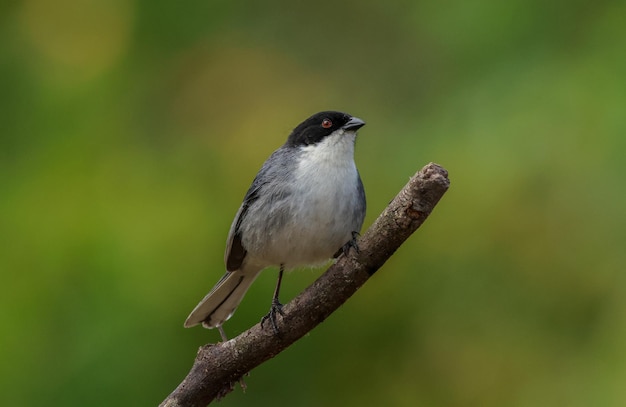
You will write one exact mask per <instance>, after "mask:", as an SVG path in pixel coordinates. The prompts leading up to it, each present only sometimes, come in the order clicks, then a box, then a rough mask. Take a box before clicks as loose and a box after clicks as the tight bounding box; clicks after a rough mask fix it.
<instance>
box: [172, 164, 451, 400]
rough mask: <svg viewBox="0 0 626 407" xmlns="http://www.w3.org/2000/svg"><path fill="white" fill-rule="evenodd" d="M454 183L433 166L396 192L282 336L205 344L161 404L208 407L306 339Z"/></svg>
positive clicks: (263, 332)
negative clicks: (250, 375) (245, 377)
mask: <svg viewBox="0 0 626 407" xmlns="http://www.w3.org/2000/svg"><path fill="white" fill-rule="evenodd" d="M449 185H450V181H449V180H448V173H447V171H446V170H445V169H444V168H442V167H441V166H439V165H437V164H434V163H430V164H428V165H426V166H425V167H424V168H422V169H421V170H420V171H419V172H418V173H417V174H415V176H414V177H412V178H411V179H410V181H409V182H408V184H407V185H406V186H405V187H404V188H403V189H402V190H401V191H400V192H399V193H398V195H397V196H396V197H395V198H394V200H393V201H391V203H390V204H389V205H388V206H387V208H386V209H385V210H384V211H383V213H382V214H381V215H380V216H379V217H378V219H376V221H375V222H374V224H373V225H372V226H371V227H370V228H369V229H368V230H367V232H366V233H365V234H364V235H363V237H362V238H361V239H360V240H359V242H358V245H359V252H358V253H357V252H356V251H355V250H351V251H350V253H349V255H348V256H343V255H342V256H341V257H339V259H337V262H336V263H335V264H333V265H332V266H331V267H330V268H329V269H328V270H327V271H326V272H325V273H324V274H323V275H322V276H320V277H319V278H318V279H317V280H316V281H315V282H314V283H313V284H312V285H310V286H309V287H308V288H306V289H305V290H304V291H303V292H302V293H301V294H300V295H298V296H297V297H296V298H294V299H293V300H292V301H291V302H289V303H288V304H286V305H285V306H284V308H283V311H284V312H285V315H284V316H283V317H282V318H278V320H277V323H278V329H279V330H280V335H279V336H276V335H274V331H273V330H272V329H262V328H261V326H260V324H257V325H255V326H253V327H252V328H250V329H248V330H247V331H246V332H243V333H242V334H241V335H239V336H237V337H236V338H233V339H231V340H229V341H227V342H221V343H218V344H209V345H204V346H202V347H201V348H200V349H199V350H198V355H197V356H196V360H195V362H194V364H193V367H192V368H191V371H190V372H189V374H188V375H187V377H186V378H185V379H184V380H183V381H182V383H181V384H180V385H179V386H178V387H177V388H176V389H175V390H174V391H173V392H172V393H171V394H170V395H169V396H168V397H167V398H166V399H165V400H164V401H163V403H161V406H163V407H191V406H205V405H207V404H209V403H210V402H211V401H212V400H214V399H216V398H217V399H219V398H221V397H223V396H225V395H226V394H228V393H229V392H230V391H231V390H232V389H233V386H234V385H235V384H236V383H237V382H238V381H239V379H240V378H241V377H242V376H243V375H245V374H246V373H247V372H249V371H251V370H252V369H253V368H255V367H256V366H258V365H260V364H261V363H263V362H265V361H266V360H268V359H270V358H273V357H274V356H276V355H277V354H279V353H280V352H282V351H283V350H284V349H285V348H287V347H288V346H289V345H291V344H292V343H294V342H295V341H297V340H298V339H300V338H301V337H303V336H304V335H306V334H307V333H308V332H309V331H311V330H312V329H313V328H315V327H316V326H317V325H318V324H319V323H320V322H322V321H324V320H325V319H326V318H327V317H328V316H329V315H330V314H331V313H333V312H334V311H335V310H336V309H337V308H339V307H340V306H341V305H342V304H343V303H344V302H345V301H346V300H347V299H348V298H350V296H352V294H354V293H355V292H356V290H358V289H359V287H361V286H362V285H363V283H365V282H366V281H367V280H368V279H369V278H370V277H371V276H372V275H373V274H374V273H375V272H376V271H377V270H378V269H379V268H380V267H381V266H382V265H383V264H384V263H385V261H387V259H388V258H389V257H391V255H392V254H393V253H394V252H395V251H396V250H397V249H398V248H399V247H400V245H401V244H402V243H403V242H404V241H405V240H406V239H407V238H408V237H409V236H410V235H411V234H412V233H413V232H414V231H415V230H416V229H417V228H419V227H420V225H421V224H422V223H423V222H424V221H425V220H426V218H427V217H428V215H430V213H431V212H432V210H433V209H434V207H435V205H436V204H437V202H439V199H441V197H442V196H443V194H444V193H445V192H446V190H447V189H448V187H449Z"/></svg>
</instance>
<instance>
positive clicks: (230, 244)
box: [224, 148, 293, 271]
mask: <svg viewBox="0 0 626 407" xmlns="http://www.w3.org/2000/svg"><path fill="white" fill-rule="evenodd" d="M292 158H293V157H291V156H290V155H289V154H288V151H287V150H286V149H284V148H279V149H278V150H276V151H274V153H273V154H272V155H271V156H270V157H269V158H268V159H267V161H265V163H264V164H263V166H262V167H261V169H260V170H259V172H258V174H257V175H256V177H255V178H254V181H252V185H250V188H249V189H248V192H247V193H246V196H245V197H244V198H243V202H242V204H241V206H240V207H239V210H238V211H237V214H236V215H235V219H234V220H233V223H232V225H231V226H230V232H229V233H228V239H227V241H226V253H225V254H224V262H225V263H226V270H228V271H235V270H239V268H240V267H241V264H242V263H243V260H244V259H245V257H246V253H247V251H246V248H245V247H243V245H242V243H241V223H242V222H243V221H245V218H246V215H247V214H248V209H249V208H250V206H251V205H253V204H254V203H255V202H256V201H257V200H258V198H259V196H260V194H261V193H263V192H264V191H267V188H265V186H266V185H267V184H268V182H269V181H270V180H271V181H273V182H274V183H277V182H282V180H284V179H285V176H286V175H287V174H286V173H287V168H289V167H288V165H287V164H288V163H289V162H290V161H291V159H292ZM270 190H273V189H272V188H270ZM268 193H270V192H268Z"/></svg>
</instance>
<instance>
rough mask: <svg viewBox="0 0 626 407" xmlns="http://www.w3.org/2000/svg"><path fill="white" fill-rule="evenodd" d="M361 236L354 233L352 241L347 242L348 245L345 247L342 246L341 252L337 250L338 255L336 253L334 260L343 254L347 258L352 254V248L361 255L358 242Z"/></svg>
mask: <svg viewBox="0 0 626 407" xmlns="http://www.w3.org/2000/svg"><path fill="white" fill-rule="evenodd" d="M358 236H360V235H359V232H354V231H353V232H352V239H350V240H348V241H347V242H346V244H344V245H343V246H341V248H340V249H339V250H337V253H335V255H334V256H333V258H335V259H336V258H337V257H339V256H341V254H342V253H343V255H344V256H347V255H348V253H349V252H350V248H353V249H354V250H355V251H356V253H357V254H359V253H361V251H360V250H359V243H358V242H357V241H356V238H357V237H358Z"/></svg>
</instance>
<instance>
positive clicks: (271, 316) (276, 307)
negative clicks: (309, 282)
mask: <svg viewBox="0 0 626 407" xmlns="http://www.w3.org/2000/svg"><path fill="white" fill-rule="evenodd" d="M276 314H280V315H281V316H285V312H284V311H283V304H281V303H280V301H278V298H274V299H272V306H271V307H270V312H268V313H267V315H265V316H264V317H263V318H261V328H263V325H265V321H267V320H269V321H270V323H271V324H272V330H273V331H274V335H278V334H280V331H279V330H278V325H277V324H276Z"/></svg>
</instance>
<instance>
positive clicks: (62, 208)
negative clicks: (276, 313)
mask: <svg viewBox="0 0 626 407" xmlns="http://www.w3.org/2000/svg"><path fill="white" fill-rule="evenodd" d="M624 15H626V2H623V1H602V0H601V1H599V2H594V3H593V4H592V3H589V2H588V1H577V0H575V1H570V2H556V1H548V2H545V1H519V0H513V1H508V2H501V1H495V0H478V1H474V2H466V1H461V0H450V1H446V2H443V3H442V2H439V3H434V2H430V3H428V2H412V1H406V0H399V1H388V2H375V1H367V0H365V1H364V0H360V1H344V2H332V1H328V0H322V1H317V2H314V3H313V2H294V1H270V2H256V3H255V2H241V1H225V0H217V1H210V0H203V1H198V0H189V1H185V2H170V1H162V0H156V1H155V0H152V1H147V0H135V1H126V0H124V1H123V0H108V1H102V0H101V1H97V0H89V1H79V0H59V1H55V2H50V1H46V0H23V1H9V2H4V3H2V4H1V5H0V230H1V233H0V270H1V273H2V274H1V275H2V284H1V287H0V322H1V326H2V334H1V335H0V360H1V361H2V363H0V386H1V387H2V395H3V403H4V404H5V405H10V406H39V405H54V406H84V405H90V406H111V405H116V406H151V405H152V406H154V405H157V404H158V403H159V402H160V401H161V400H163V399H164V398H165V397H166V396H167V395H168V394H169V393H170V392H171V391H172V390H173V389H174V388H175V387H176V385H177V384H178V383H179V382H180V381H181V380H182V379H183V377H184V376H185V375H186V373H187V372H188V370H189V368H190V367H191V364H192V362H193V359H194V356H195V354H196V350H197V348H198V347H199V346H200V345H202V344H205V343H207V342H215V341H217V340H218V338H219V335H218V333H217V332H216V331H214V330H211V331H207V330H204V329H201V328H194V329H183V327H182V324H183V321H184V319H185V318H186V316H187V314H188V313H189V312H190V311H191V309H192V308H193V307H194V306H195V305H196V303H197V302H198V301H199V300H200V299H201V298H202V297H203V296H204V294H205V293H206V292H207V291H208V290H209V289H210V288H211V287H212V286H213V284H214V283H215V282H216V281H217V280H218V278H219V277H220V276H221V275H222V273H223V271H224V266H223V251H224V246H225V239H226V235H227V233H228V228H229V226H230V222H231V220H232V218H233V216H234V214H235V212H236V210H237V208H238V206H239V204H240V202H241V199H242V197H243V195H244V194H245V192H246V190H247V188H248V186H249V183H250V182H251V180H252V178H253V176H254V174H255V173H256V171H257V170H258V169H259V167H260V166H261V164H262V162H263V161H264V160H265V159H266V158H267V156H268V155H269V154H270V153H271V152H272V151H273V150H274V149H276V148H278V147H279V146H280V145H281V144H282V143H283V142H284V140H285V139H286V137H287V135H288V134H289V132H290V131H291V129H292V128H293V127H295V126H296V125H297V124H298V123H299V122H300V121H302V120H303V119H305V118H306V117H308V116H309V115H310V114H312V113H315V112H317V111H320V110H327V109H336V110H343V111H346V112H349V113H351V114H353V115H355V116H358V117H361V118H363V119H364V120H365V121H367V126H366V127H364V128H363V129H362V130H361V131H360V135H359V139H358V142H357V151H356V161H357V164H358V166H359V169H360V171H361V175H362V178H363V181H364V184H365V188H366V191H367V197H368V216H367V219H366V222H365V227H368V226H369V225H370V224H371V223H372V222H373V220H374V219H375V218H376V217H377V216H378V214H379V213H380V212H381V211H382V209H383V208H384V207H385V206H386V204H387V203H388V202H389V201H390V200H391V199H392V198H393V196H394V195H395V194H396V193H397V192H398V191H399V190H400V189H401V187H402V186H403V185H404V184H405V183H406V182H407V181H408V179H409V177H410V176H411V175H413V174H414V173H415V172H416V171H417V170H419V169H420V168H421V167H422V166H423V165H425V164H426V163H428V162H431V161H434V162H437V163H439V164H441V165H443V166H444V167H445V168H446V169H447V170H448V171H449V173H450V178H451V181H452V185H451V189H450V190H449V192H448V193H447V194H446V195H445V196H444V198H443V200H442V201H441V202H440V204H439V205H438V206H437V208H436V209H435V211H434V212H433V214H432V216H431V217H430V219H429V220H428V221H427V222H426V224H425V225H424V226H423V227H422V228H421V229H420V230H419V231H418V232H417V233H416V234H415V235H414V236H413V237H412V238H411V239H409V240H408V241H407V242H406V243H405V244H404V246H402V248H401V249H400V250H399V251H398V252H397V253H396V255H395V256H394V257H393V258H392V259H391V260H390V261H389V262H388V263H387V264H386V265H385V266H384V268H383V269H381V270H380V271H379V272H378V273H377V274H376V275H375V276H374V278H373V279H371V280H370V281H369V282H368V283H367V284H366V285H365V286H364V287H363V288H362V289H361V290H360V291H359V292H358V293H357V294H356V295H355V296H354V297H353V298H352V299H351V300H350V301H348V303H347V304H346V305H344V306H343V307H342V308H341V309H340V310H339V311H338V312H337V313H335V314H334V315H332V316H331V318H329V319H328V320H327V321H326V322H324V323H323V324H322V325H321V326H320V327H318V328H317V329H315V330H314V331H313V332H312V333H311V334H310V335H308V336H307V337H305V338H303V339H302V340H300V341H299V342H297V343H296V344H295V345H294V346H293V347H291V348H289V349H288V350H287V351H285V352H284V353H283V354H280V355H279V356H277V357H276V358H274V359H272V360H271V361H269V362H268V363H265V364H264V365H262V366H261V367H259V368H257V369H255V370H254V371H252V373H251V374H250V376H249V377H248V378H246V381H247V384H248V390H247V392H246V393H245V394H244V393H243V392H242V391H241V389H237V390H235V391H234V393H233V394H230V395H229V396H228V397H226V398H225V399H224V400H223V401H222V402H221V404H220V405H222V406H239V405H256V406H269V405H272V406H274V405H294V406H363V405H382V404H383V403H384V405H390V406H428V407H431V406H432V407H439V406H441V407H444V406H445V407H456V406H459V407H461V406H463V407H467V406H481V407H485V406H487V407H489V406H494V407H496V406H497V407H502V406H516V407H517V406H519V407H521V406H533V407H535V406H590V405H594V406H624V405H626V390H625V387H624V383H625V381H626V352H625V351H624V346H625V344H626V276H625V274H624V271H625V269H626V250H625V248H624V246H625V244H626V216H625V215H624V208H625V207H626V189H625V188H624V174H625V172H626V159H625V156H624V152H625V151H626V119H625V110H626V75H625V73H626V40H624V38H626V26H625V25H624ZM321 272H322V270H304V271H301V272H294V273H291V274H289V275H288V276H287V278H286V280H285V283H284V285H283V287H284V288H283V290H284V291H283V292H282V293H281V294H282V299H283V300H284V301H287V300H288V299H290V298H292V297H293V296H295V295H297V293H299V292H300V291H301V290H302V289H303V288H304V287H306V286H307V285H308V284H310V283H311V282H312V281H313V280H314V279H315V278H316V277H317V276H318V275H319V274H320V273H321ZM275 278H276V271H275V270H268V271H266V272H265V273H264V274H263V275H262V277H261V278H260V279H259V280H258V281H257V283H255V285H254V286H253V287H252V289H251V291H250V292H249V294H248V296H247V297H246V299H245V300H244V301H243V303H242V305H241V307H240V308H239V310H238V312H237V314H236V315H235V317H233V318H232V319H231V320H230V321H229V323H228V324H226V326H225V328H226V331H227V332H228V333H229V334H230V335H231V336H235V335H237V334H238V333H240V332H242V331H244V330H245V329H247V328H248V327H250V326H251V325H252V324H254V323H256V322H258V321H259V318H260V317H261V316H262V315H264V314H265V313H266V312H267V309H268V306H269V303H270V298H271V294H272V290H273V286H274V282H275Z"/></svg>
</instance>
